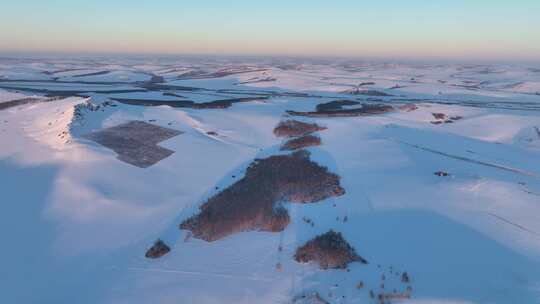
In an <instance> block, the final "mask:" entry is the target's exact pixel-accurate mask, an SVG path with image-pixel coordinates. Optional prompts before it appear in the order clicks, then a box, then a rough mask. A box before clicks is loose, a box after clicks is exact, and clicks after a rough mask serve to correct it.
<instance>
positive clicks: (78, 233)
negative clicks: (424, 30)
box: [0, 57, 540, 303]
mask: <svg viewBox="0 0 540 304" xmlns="http://www.w3.org/2000/svg"><path fill="white" fill-rule="evenodd" d="M539 68H540V67H539V66H525V65H502V64H500V65H484V64H482V65H481V64H478V65H473V64H457V63H453V64H426V63H422V64H420V63H395V62H391V63H387V62H355V61H340V60H307V59H283V58H281V59H255V58H245V59H244V58H191V57H188V58H166V59H163V58H162V59H153V58H129V59H121V58H75V59H65V58H28V59H21V58H18V59H16V58H2V59H1V60H0V105H2V104H7V103H9V102H12V104H13V105H12V106H9V107H6V108H4V109H2V110H0V140H1V143H2V145H1V146H0V181H1V182H0V187H1V192H2V204H1V208H2V210H1V212H0V214H1V215H0V216H1V217H2V218H1V222H2V223H3V227H4V229H2V232H1V234H2V235H1V236H2V239H3V240H4V244H5V247H4V248H3V249H4V250H2V253H0V259H1V260H2V261H3V263H2V267H1V268H2V270H3V271H2V276H1V277H0V286H2V288H1V289H2V291H1V292H0V298H1V299H2V302H4V303H68V302H71V303H301V302H300V300H299V299H304V300H305V298H301V296H302V295H310V294H313V293H314V292H317V293H318V294H319V295H320V297H321V298H323V299H324V301H327V302H328V303H379V302H380V300H379V299H378V298H377V295H378V294H381V293H383V294H384V293H393V292H394V291H393V290H394V289H396V292H397V293H400V292H402V291H404V290H405V288H407V287H409V286H410V288H411V289H412V290H411V291H410V298H408V299H397V298H396V299H394V298H389V299H385V300H384V302H385V303H402V302H403V303H540V163H539V162H538V157H539V156H540V130H539V128H540V112H539V111H540V93H539V92H540V69H539ZM52 96H54V97H55V98H54V99H53V98H50V97H52ZM29 97H32V98H34V99H33V102H31V103H26V102H21V103H20V104H19V103H13V101H14V100H15V101H20V100H24V99H25V98H29ZM36 99H40V100H42V102H40V101H39V100H38V101H36ZM335 100H347V101H353V102H358V103H359V104H358V105H352V106H350V105H348V106H345V107H344V108H345V109H352V108H359V107H361V106H362V104H377V105H381V104H383V105H390V106H392V108H393V110H392V111H388V112H386V113H382V114H372V115H371V114H370V115H361V116H352V117H341V116H332V117H324V116H316V117H309V116H293V115H291V114H288V112H287V111H295V112H313V111H315V109H316V106H317V105H319V104H323V103H327V102H331V101H335ZM201 105H204V106H201ZM440 114H443V115H444V116H442V115H440ZM330 116H331V115H330ZM441 117H442V118H441ZM451 118H453V119H451ZM287 119H294V120H298V121H304V122H309V123H316V124H318V125H320V126H324V127H326V128H327V129H326V130H323V131H320V132H317V135H318V136H319V137H320V138H321V142H322V144H321V145H320V146H317V147H310V148H306V150H308V151H310V153H311V159H312V160H313V161H315V162H316V163H318V164H319V165H321V166H325V167H327V168H328V169H329V171H331V172H333V173H335V174H337V175H339V176H340V177H341V186H342V187H343V188H344V189H345V191H346V193H345V194H344V195H342V196H338V197H332V198H328V199H325V200H322V201H319V202H316V203H312V204H287V203H286V202H285V203H286V204H285V206H286V208H287V210H288V212H289V214H290V216H291V221H290V223H289V225H288V226H287V227H286V229H285V230H283V231H282V232H277V233H276V232H263V231H245V232H241V233H236V234H233V235H230V236H228V237H226V238H223V239H220V240H217V241H213V242H207V241H204V240H200V239H197V238H193V237H190V233H189V232H188V231H185V230H180V229H179V228H178V225H179V224H180V223H181V222H182V221H184V220H185V219H187V218H189V217H190V216H192V215H194V214H196V213H197V212H198V207H199V206H200V205H201V204H202V203H204V202H205V201H206V200H207V199H208V198H210V197H212V196H213V195H215V194H216V193H218V192H219V191H221V190H222V189H225V188H227V187H228V186H230V185H232V184H233V183H235V181H236V180H237V179H239V178H241V177H242V176H243V175H244V173H245V171H246V168H247V167H248V166H249V164H250V163H252V161H253V160H254V159H256V158H259V159H261V158H266V157H269V156H272V155H282V154H288V153H290V152H287V151H280V145H281V144H282V143H283V142H284V140H283V139H282V138H278V137H276V136H275V135H274V133H273V129H274V128H275V127H276V125H278V123H279V122H280V121H283V120H287ZM134 120H135V121H144V122H147V123H150V124H153V125H157V126H161V127H163V128H169V129H173V130H176V131H179V132H181V134H179V135H177V136H174V137H172V138H169V139H167V140H165V141H162V142H160V143H159V146H160V147H162V148H165V149H168V150H171V151H174V153H173V154H172V155H170V156H169V157H167V158H164V159H162V160H160V161H159V162H157V163H155V164H154V165H152V166H149V167H147V168H140V167H137V166H133V165H132V164H129V163H126V162H123V161H121V160H120V159H118V158H117V154H116V153H115V152H114V151H112V150H111V149H108V148H107V147H104V146H101V145H99V144H97V143H95V142H93V141H91V140H88V139H87V137H86V136H85V135H87V134H89V133H91V132H95V131H98V130H101V129H104V128H109V127H114V126H117V125H120V124H123V123H127V122H130V121H134ZM436 172H445V173H448V176H438V175H436V174H434V173H436ZM233 176H234V177H233ZM345 217H346V220H344V218H345ZM305 219H310V222H312V223H313V225H311V224H309V223H308V222H306V220H305ZM330 229H332V230H334V231H338V232H341V233H342V234H343V236H344V238H345V239H346V240H347V241H348V242H349V243H350V244H351V245H352V246H353V247H354V248H355V249H356V251H357V252H358V254H360V255H361V256H362V257H363V258H365V259H366V260H367V261H369V263H368V264H367V265H365V264H361V263H351V264H349V266H348V268H347V269H346V270H344V269H332V270H322V269H319V268H318V267H317V265H316V264H313V263H310V264H300V263H298V262H296V261H295V260H294V257H293V256H294V253H295V250H296V249H297V248H298V247H299V246H301V245H303V244H304V243H306V242H307V241H308V240H310V239H312V238H313V237H315V236H317V235H319V234H322V233H325V232H327V231H329V230H330ZM158 238H159V239H161V240H163V241H164V242H165V243H167V244H168V245H169V246H170V248H171V251H170V252H169V253H168V254H167V255H165V256H163V257H161V258H159V259H147V258H145V256H144V254H145V252H146V251H147V249H148V248H150V247H151V246H152V244H153V243H154V241H155V240H156V239H158ZM277 265H279V267H278V266H277ZM404 271H406V272H407V273H408V274H409V275H410V282H409V284H404V283H403V282H401V280H400V276H399V275H396V274H397V273H403V272H404ZM383 276H384V279H382V277H383ZM359 282H362V285H363V287H362V288H358V284H359ZM370 290H372V291H373V293H374V294H375V297H374V298H372V297H371V296H370ZM309 300H310V299H309V297H308V300H306V301H309ZM312 301H315V300H312ZM302 303H303V302H302ZM308 303H309V302H308ZM313 303H315V302H313Z"/></svg>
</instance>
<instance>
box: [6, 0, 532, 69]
mask: <svg viewBox="0 0 540 304" xmlns="http://www.w3.org/2000/svg"><path fill="white" fill-rule="evenodd" d="M0 51H4V52H6V51H7V52H35V51H44V52H51V51H53V52H89V53H92V52H107V53H113V52H114V53H116V52H118V53H162V54H186V53H188V54H262V55H267V54H269V55H307V56H311V55H317V56H318V55H326V56H358V57H363V56H364V57H396V58H401V57H413V58H424V57H425V58H491V59H498V58H501V59H510V60H513V59H514V60H540V0H447V1H446V0H439V1H437V0H431V1H429V0H408V1H405V0H394V1H390V0H369V1H363V0H334V1H331V0H325V1H323V0H306V1H304V0H287V1H286V0H268V1H267V0H264V1H263V0H260V1H258V0H251V1H249V0H193V1H184V0H154V1H150V0H84V1H83V0H15V1H12V0H3V1H2V3H1V4H0Z"/></svg>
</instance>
